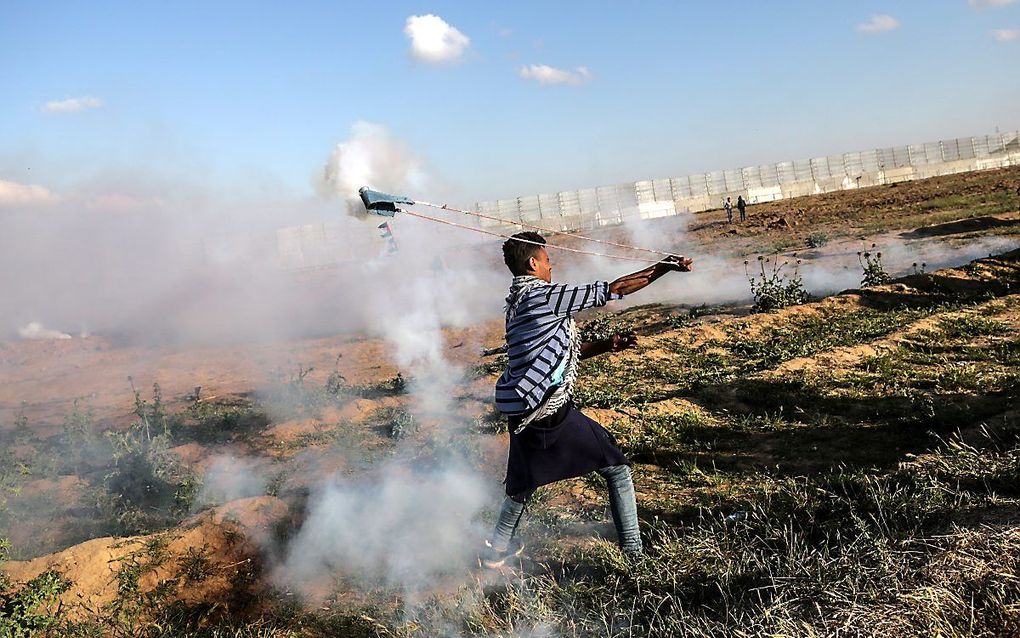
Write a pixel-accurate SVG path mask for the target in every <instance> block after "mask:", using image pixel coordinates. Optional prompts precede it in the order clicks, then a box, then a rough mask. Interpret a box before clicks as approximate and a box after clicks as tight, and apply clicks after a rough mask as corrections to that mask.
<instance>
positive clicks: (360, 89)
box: [0, 0, 1020, 203]
mask: <svg viewBox="0 0 1020 638" xmlns="http://www.w3.org/2000/svg"><path fill="white" fill-rule="evenodd" d="M980 5H987V6H980ZM424 15H434V16H438V17H439V18H441V19H442V20H443V21H445V23H446V24H448V25H450V26H451V27H453V28H455V29H456V30H457V31H458V32H459V33H460V34H462V35H463V36H466V38H468V39H469V40H470V42H469V44H467V45H466V46H464V47H462V48H461V49H460V50H459V51H458V52H457V55H455V56H454V57H455V58H456V59H453V60H450V61H446V62H438V63H437V62H435V61H429V60H422V59H417V58H415V56H414V55H413V54H412V42H411V39H410V38H409V36H408V35H407V33H405V26H406V24H407V21H408V18H410V17H411V16H424ZM873 16H888V17H889V18H882V19H879V20H878V21H877V22H874V24H875V25H876V26H875V29H874V31H876V32H866V28H865V27H863V26H862V25H864V24H867V23H870V22H871V21H872V20H873ZM862 29H865V30H862ZM1017 30H1020V2H1016V1H1013V2H1010V1H1008V0H970V1H968V0H911V1H893V0H886V1H881V2H878V1H871V0H863V1H854V2H851V1H836V0H830V1H821V0H814V1H786V2H759V1H752V0H746V1H736V0H718V1H713V2H708V1H706V2H697V3H695V2H688V3H680V2H642V3H621V2H584V3H582V2H559V3H551V2H512V3H511V2H504V3H495V2H470V3H468V2H462V3H446V2H428V3H424V2H375V3H365V2H357V3H354V2H292V3H276V2H263V3H253V2H244V3H241V2H186V1H184V2H173V3H169V2H131V3H128V2H120V3H112V2H88V3H85V2H66V3H53V2H16V1H10V0H4V1H3V2H0V86H2V87H3V88H2V89H0V96H2V99H0V181H3V182H9V183H15V184H20V185H38V186H40V187H42V188H44V189H48V190H49V191H52V192H55V193H67V192H73V191H75V190H76V189H82V188H86V186H85V185H88V186H87V188H89V189H92V190H93V191H97V190H102V189H103V188H104V187H105V186H103V185H104V184H110V186H109V188H110V189H115V188H119V189H121V190H123V189H125V188H128V187H127V186H124V185H123V184H113V182H116V181H117V180H115V179H113V178H109V177H108V176H111V175H120V176H123V175H131V176H133V177H132V179H133V180H135V181H138V182H147V183H149V186H150V188H151V189H153V190H157V191H158V190H160V189H172V188H173V187H174V184H177V183H187V184H189V187H195V186H196V185H197V186H199V187H201V188H206V189H209V190H210V191H211V192H214V193H216V194H218V195H219V196H224V197H230V196H231V194H233V193H243V194H244V195H245V196H249V197H250V196H257V195H258V193H259V192H260V189H266V190H271V191H273V192H274V193H279V192H283V193H287V194H289V195H293V196H297V197H303V196H308V197H310V196H312V195H313V194H314V188H313V182H314V179H315V176H316V175H318V174H320V173H321V171H322V169H323V166H324V164H325V162H326V160H327V159H328V157H329V154H330V152H331V151H332V149H333V148H334V146H335V145H336V144H337V143H339V142H342V141H344V140H345V139H347V138H348V137H349V136H350V134H351V127H352V125H353V124H354V123H355V122H357V121H368V122H373V123H375V124H378V125H381V126H383V127H386V128H387V129H388V130H389V131H390V132H391V134H392V135H393V136H394V137H396V138H397V139H399V140H402V141H403V143H404V144H406V146H407V147H408V148H409V149H410V150H411V151H412V152H413V153H415V154H417V155H418V156H420V157H421V158H422V159H423V161H424V162H425V163H426V166H427V170H428V171H429V172H430V173H431V174H434V175H435V176H437V179H438V181H440V182H442V184H443V189H445V191H447V192H448V193H449V194H451V196H452V197H455V198H458V199H463V200H464V202H463V203H470V202H473V201H475V200H478V199H494V198H497V197H506V196H512V195H518V194H531V193H537V192H550V191H557V190H566V189H570V188H578V187H585V186H596V185H603V184H612V183H617V182H623V181H629V180H632V179H641V178H650V177H669V176H673V175H684V174H688V173H694V172H702V171H707V170H714V169H719V168H730V167H737V166H742V165H747V164H754V163H760V162H771V161H778V160H782V159H793V158H802V157H810V156H816V155H820V154H827V153H833V152H842V151H848V150H859V149H866V148H872V147H875V146H885V145H894V144H902V143H909V142H919V141H926V140H932V139H938V138H940V137H941V138H944V137H954V136H962V135H970V134H979V133H986V132H991V131H994V130H995V127H996V126H999V127H1000V128H1001V129H1003V130H1007V129H1016V128H1018V127H1020V82H1018V79H1020V73H1018V71H1017V70H1018V69H1020V31H1017ZM531 65H548V66H549V67H554V68H556V69H559V70H561V71H563V72H565V73H574V74H578V75H576V80H577V82H576V83H564V84H551V85H543V84H540V83H539V82H537V81H535V79H534V78H532V79H526V78H524V77H522V72H521V69H522V68H524V67H529V66H531ZM579 67H583V68H584V69H586V73H585V72H583V71H578V68H579ZM85 98H91V99H92V101H91V102H89V101H88V100H86V99H85ZM71 99H77V100H79V102H76V103H70V102H67V103H65V104H64V110H62V111H61V110H60V108H61V107H60V105H56V104H53V103H54V102H59V101H63V100H71ZM47 105H49V107H48V106H47ZM74 106H77V107H79V108H77V110H73V109H72V107H74ZM69 109H72V110H69ZM132 188H137V184H135V185H134V186H132ZM128 189H129V188H128ZM129 190H130V189H129Z"/></svg>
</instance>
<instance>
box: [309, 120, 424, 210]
mask: <svg viewBox="0 0 1020 638" xmlns="http://www.w3.org/2000/svg"><path fill="white" fill-rule="evenodd" d="M426 182H427V179H426V173H425V171H424V168H423V166H422V161H421V159H420V158H418V157H417V156H415V155H414V154H413V153H411V151H410V150H409V149H408V148H407V147H406V146H405V145H404V144H403V142H401V141H400V140H398V139H396V138H395V137H393V135H391V134H390V132H389V131H388V130H386V128H384V127H382V126H380V125H378V124H373V123H371V122H364V121H359V122H356V123H355V124H354V126H353V127H351V136H350V137H349V138H348V139H347V140H346V141H344V142H341V143H339V144H337V145H336V148H335V149H333V153H332V154H331V155H330V157H329V161H328V162H326V166H325V168H324V169H323V174H322V181H321V183H320V190H321V192H322V193H323V194H324V195H326V196H328V197H339V198H340V199H342V200H343V201H344V203H345V204H346V205H347V210H348V212H350V213H351V214H353V215H356V216H358V217H364V216H365V215H366V214H367V213H366V212H365V208H364V206H363V205H362V203H361V200H360V199H359V198H358V189H360V188H361V187H362V186H368V187H370V188H372V189H375V190H381V191H385V192H390V193H396V194H400V195H406V194H408V193H414V192H417V191H419V190H421V189H422V188H424V187H425V186H426Z"/></svg>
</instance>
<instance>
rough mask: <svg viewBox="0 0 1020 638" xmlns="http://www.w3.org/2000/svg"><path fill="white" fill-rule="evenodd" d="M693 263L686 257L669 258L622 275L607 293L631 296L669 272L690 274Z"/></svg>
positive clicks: (610, 286) (610, 285)
mask: <svg viewBox="0 0 1020 638" xmlns="http://www.w3.org/2000/svg"><path fill="white" fill-rule="evenodd" d="M693 263H694V262H693V261H692V260H690V259H687V258H686V257H678V256H670V257H666V258H665V259H663V260H662V261H660V262H659V263H657V264H653V265H651V266H649V267H648V268H645V269H643V270H639V271H637V272H632V273H631V274H629V275H624V276H623V277H620V278H619V279H617V280H616V281H614V282H612V283H611V284H609V292H610V293H612V294H616V295H630V294H633V293H635V292H637V291H639V290H641V289H642V288H644V287H645V286H647V285H648V284H650V283H652V282H653V281H655V280H656V279H658V278H659V277H661V276H663V275H665V274H666V273H668V272H669V271H671V270H675V271H676V272H690V271H691V265H692V264H693Z"/></svg>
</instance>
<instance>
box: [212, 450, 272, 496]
mask: <svg viewBox="0 0 1020 638" xmlns="http://www.w3.org/2000/svg"><path fill="white" fill-rule="evenodd" d="M266 485H267V481H266V479H265V478H264V476H263V475H262V472H261V471H260V469H259V467H258V463H257V462H256V461H255V460H253V459H241V458H237V457H235V456H233V455H230V454H221V455H218V456H216V457H214V458H213V459H212V460H211V462H210V464H209V468H208V469H207V470H206V472H205V476H203V477H202V489H201V490H199V493H198V495H197V496H196V497H195V506H197V507H207V506H210V505H220V504H223V503H229V502H230V501H235V500H237V499H239V498H248V497H250V496H262V495H263V494H265V493H266Z"/></svg>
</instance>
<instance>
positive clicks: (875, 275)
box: [857, 245, 892, 288]
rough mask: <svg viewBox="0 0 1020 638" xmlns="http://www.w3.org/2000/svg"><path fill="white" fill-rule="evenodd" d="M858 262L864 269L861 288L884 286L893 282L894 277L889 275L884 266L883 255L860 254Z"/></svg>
mask: <svg viewBox="0 0 1020 638" xmlns="http://www.w3.org/2000/svg"><path fill="white" fill-rule="evenodd" d="M872 248H874V245H872ZM857 261H858V262H860V264H861V268H863V269H864V274H863V277H862V278H861V287H863V288H870V287H872V286H883V285H885V284H887V283H889V282H890V281H892V277H890V276H889V273H887V272H886V271H885V268H884V267H883V266H882V253H874V254H872V253H870V252H863V253H861V252H859V253H857Z"/></svg>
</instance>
